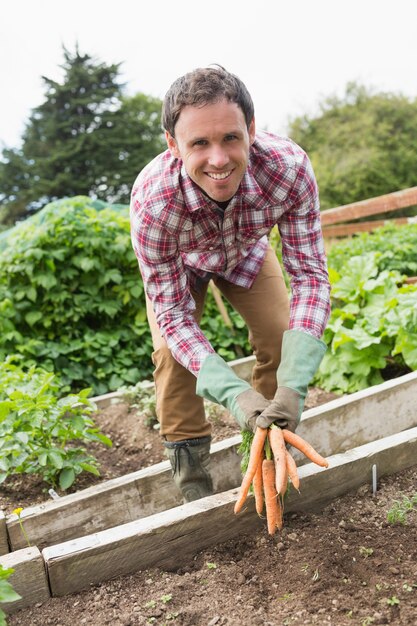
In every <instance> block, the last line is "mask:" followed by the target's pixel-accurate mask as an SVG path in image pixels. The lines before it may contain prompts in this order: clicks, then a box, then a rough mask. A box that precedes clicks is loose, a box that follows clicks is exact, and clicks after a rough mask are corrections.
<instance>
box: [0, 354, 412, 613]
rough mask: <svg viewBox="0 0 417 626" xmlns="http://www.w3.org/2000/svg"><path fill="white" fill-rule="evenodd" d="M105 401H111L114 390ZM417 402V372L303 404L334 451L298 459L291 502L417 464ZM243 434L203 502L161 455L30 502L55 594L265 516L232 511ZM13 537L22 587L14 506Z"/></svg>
mask: <svg viewBox="0 0 417 626" xmlns="http://www.w3.org/2000/svg"><path fill="white" fill-rule="evenodd" d="M242 362H243V364H242ZM242 362H239V363H238V365H239V366H240V367H244V368H246V370H247V372H250V370H251V364H252V363H253V360H251V359H242ZM239 373H240V375H242V372H239ZM111 396H112V397H114V396H115V394H111ZM98 400H99V402H103V403H104V402H109V401H110V399H109V397H108V396H106V397H105V398H100V399H98ZM416 401H417V372H415V373H411V374H408V375H406V376H403V377H401V378H398V379H394V380H391V381H388V382H385V383H383V384H382V385H377V386H375V387H372V388H369V389H366V390H364V391H361V392H358V393H355V394H352V395H351V396H347V397H344V398H340V399H338V400H334V401H332V402H329V403H327V404H325V405H322V406H320V407H316V408H314V409H310V410H308V411H305V413H304V414H303V419H302V423H301V424H300V427H299V432H300V434H301V435H302V436H305V437H306V438H307V439H308V440H309V441H311V443H312V444H313V445H314V446H315V447H317V448H318V450H319V451H320V452H321V453H322V454H324V455H325V456H327V457H329V461H330V467H329V468H328V469H327V470H323V469H320V468H316V467H315V466H313V465H311V464H305V465H303V467H300V478H301V480H302V483H301V486H302V495H301V496H299V495H298V494H291V495H290V497H289V498H288V502H287V505H286V510H287V511H294V510H305V511H308V510H310V509H312V508H314V509H315V508H320V507H321V506H323V504H325V503H326V502H328V501H329V500H331V499H332V498H334V497H337V496H339V495H342V494H344V493H346V492H347V491H349V490H350V489H353V488H355V487H358V486H360V485H361V484H364V483H370V482H371V469H372V466H373V465H374V464H376V466H377V472H378V476H382V475H384V474H389V473H392V472H396V471H400V470H402V469H405V468H407V467H410V466H411V465H413V464H416V462H417V411H416V409H415V407H416V406H417V403H416ZM239 443H240V436H236V437H232V438H230V439H227V440H224V441H222V442H219V443H216V444H214V445H213V446H212V472H213V478H214V484H215V489H216V491H217V493H216V494H215V495H213V496H210V497H209V498H205V499H203V500H200V501H198V502H194V503H189V504H185V505H181V504H180V503H181V496H180V494H179V492H177V491H176V490H175V489H174V486H173V483H172V480H171V477H170V468H169V464H168V462H163V463H159V464H157V465H154V466H152V467H150V468H146V469H144V470H140V471H138V472H134V473H132V474H128V475H126V476H123V477H120V478H117V479H113V480H110V481H107V482H105V483H102V484H100V485H99V486H97V487H90V488H89V489H85V490H83V491H80V492H79V493H76V494H71V495H69V496H65V497H62V498H59V499H58V500H56V501H48V502H46V503H45V504H42V505H38V506H36V507H30V508H28V509H26V510H24V511H23V512H22V515H21V518H22V521H23V523H24V525H25V531H26V533H27V534H28V536H29V538H30V541H31V543H32V545H37V546H38V547H40V548H42V547H43V548H44V549H43V551H42V556H41V559H42V562H43V564H44V565H43V568H41V572H43V573H42V576H44V575H45V573H46V575H47V577H46V579H47V581H48V583H49V585H50V589H51V593H52V594H53V595H62V594H66V593H70V592H72V591H76V590H79V589H82V588H84V587H86V586H89V585H90V584H91V583H95V582H99V581H103V580H106V579H107V578H109V577H113V576H116V575H118V574H121V573H128V572H133V571H135V570H138V569H143V568H146V567H150V566H151V565H154V566H162V567H174V566H178V564H179V558H180V557H179V554H181V558H182V559H183V560H187V559H189V558H190V556H191V555H192V554H193V553H195V552H197V551H200V550H202V549H203V548H205V547H207V546H209V545H212V544H213V543H218V542H220V541H223V540H226V539H228V538H230V537H233V536H235V535H239V534H240V533H242V532H245V530H247V529H249V528H254V527H255V526H257V525H259V524H260V523H261V522H260V521H259V519H258V517H257V516H256V514H255V513H254V509H253V505H252V502H251V500H250V501H249V504H248V507H247V509H246V510H245V512H244V513H242V514H241V515H239V516H237V517H236V516H234V515H233V503H234V500H235V497H236V488H237V486H238V484H239V482H240V478H241V476H240V467H239V465H240V458H239V456H238V454H237V447H238V445H239ZM296 460H297V462H298V465H302V463H304V460H302V459H301V458H300V457H299V456H297V457H296ZM9 544H10V546H11V549H12V550H13V551H14V552H12V553H11V554H8V555H7V554H6V555H4V556H3V557H0V562H1V563H5V562H6V561H7V560H8V559H10V558H13V559H15V562H16V572H15V574H13V577H12V579H11V582H12V584H14V585H15V586H16V587H19V588H21V587H22V586H21V585H20V577H21V576H23V574H22V572H26V571H27V570H26V568H27V567H28V566H27V565H22V566H21V567H20V565H19V564H20V560H19V559H21V561H22V563H23V562H26V561H27V553H25V548H24V540H23V537H22V533H21V530H20V526H19V523H18V519H17V517H16V516H14V515H12V516H7V518H6V519H4V517H3V518H2V517H0V548H2V550H3V551H5V550H8V549H9V548H8V546H9ZM45 546H46V547H45ZM22 548H23V549H22ZM26 551H27V548H26ZM24 554H26V556H24ZM18 566H19V567H18ZM25 576H26V574H25ZM31 576H32V577H33V574H31ZM34 584H37V583H36V580H35V579H34ZM39 584H40V585H41V586H42V585H43V583H42V581H40V582H39ZM42 588H43V587H42ZM32 601H33V595H32V594H30V593H29V594H27V593H24V597H23V599H22V600H21V601H19V604H17V603H16V604H13V605H11V606H10V610H11V611H14V610H15V609H17V608H21V607H23V606H27V605H29V604H31V603H32Z"/></svg>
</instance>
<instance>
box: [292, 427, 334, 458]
mask: <svg viewBox="0 0 417 626" xmlns="http://www.w3.org/2000/svg"><path fill="white" fill-rule="evenodd" d="M282 434H283V435H284V440H285V441H286V443H289V444H290V445H291V446H294V448H297V450H300V452H302V453H303V454H305V455H306V457H307V458H308V459H310V461H313V463H316V465H320V467H329V463H328V462H327V461H326V459H325V458H324V457H322V456H321V454H319V453H318V452H317V451H316V450H315V449H314V448H313V446H312V445H311V444H309V443H308V442H307V441H305V440H304V439H302V437H300V435H296V434H295V433H292V432H291V431H290V430H287V429H286V428H285V429H284V430H283V431H282Z"/></svg>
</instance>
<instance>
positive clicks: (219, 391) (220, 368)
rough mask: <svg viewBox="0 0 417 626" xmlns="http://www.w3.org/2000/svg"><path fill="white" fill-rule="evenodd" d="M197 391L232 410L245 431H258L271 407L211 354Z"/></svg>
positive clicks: (199, 375)
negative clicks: (260, 423) (267, 409)
mask: <svg viewBox="0 0 417 626" xmlns="http://www.w3.org/2000/svg"><path fill="white" fill-rule="evenodd" d="M196 392H197V395H199V396H202V397H203V398H206V399H207V400H211V401H212V402H217V403H218V404H221V405H222V406H224V407H225V408H226V409H228V410H229V411H230V413H231V414H232V415H233V417H234V418H235V420H236V421H237V423H238V424H239V426H240V428H241V429H242V430H250V431H253V430H255V429H256V419H257V418H258V417H259V415H261V413H262V412H263V411H264V410H265V409H266V408H267V407H268V406H269V404H270V400H266V399H265V398H264V397H263V395H261V394H260V393H258V392H257V391H255V390H254V389H252V387H251V386H250V385H249V383H247V382H246V381H245V380H242V379H241V378H239V376H236V374H235V373H234V371H233V370H232V368H231V367H229V365H227V363H226V362H225V361H224V360H223V359H222V358H221V357H220V356H219V355H218V354H210V355H209V356H208V357H206V359H205V360H204V361H203V365H202V366H201V368H200V371H199V373H198V376H197V389H196Z"/></svg>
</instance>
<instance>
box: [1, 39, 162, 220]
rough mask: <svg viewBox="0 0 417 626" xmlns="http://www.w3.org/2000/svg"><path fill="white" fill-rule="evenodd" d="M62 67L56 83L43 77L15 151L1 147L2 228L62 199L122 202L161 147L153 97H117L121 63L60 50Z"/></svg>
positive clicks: (157, 105)
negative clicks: (37, 99)
mask: <svg viewBox="0 0 417 626" xmlns="http://www.w3.org/2000/svg"><path fill="white" fill-rule="evenodd" d="M62 69H63V71H64V76H63V79H62V82H59V81H55V80H52V79H50V78H47V77H45V76H44V77H42V78H43V81H44V84H45V100H44V102H43V103H42V104H41V105H40V106H38V107H36V108H35V109H34V110H33V111H32V114H31V116H30V118H29V120H28V123H27V125H26V129H25V131H24V133H23V137H22V146H21V147H20V148H11V149H10V148H7V149H5V150H3V155H2V161H1V162H0V189H1V196H0V201H1V202H2V206H1V208H0V221H1V222H3V223H4V224H13V223H14V222H15V221H16V220H17V219H20V218H22V217H25V216H26V215H27V213H28V211H29V212H30V211H36V210H38V209H39V208H41V207H42V206H44V205H45V204H47V203H48V202H50V201H51V200H56V199H58V198H63V197H68V196H75V195H90V196H91V197H97V198H99V199H102V200H105V201H108V202H122V203H126V202H128V199H129V193H130V189H131V186H132V183H133V181H134V179H135V177H136V175H137V173H138V172H139V171H140V170H141V169H142V168H143V167H144V165H145V164H146V163H147V162H148V161H149V160H150V159H151V158H152V157H153V156H155V155H156V154H158V153H159V152H160V151H161V150H162V149H163V147H164V144H163V137H162V132H161V128H160V122H159V120H160V111H161V102H160V100H158V99H157V98H152V97H149V96H146V95H144V94H137V95H135V96H133V97H127V96H124V94H123V89H124V86H123V85H122V84H121V83H120V82H119V78H118V77H119V72H120V64H111V65H107V64H105V63H100V62H98V61H96V60H95V59H93V58H92V57H91V56H90V55H88V54H80V52H79V51H78V49H76V50H75V52H74V53H71V52H69V51H68V50H66V49H65V48H64V63H63V65H62Z"/></svg>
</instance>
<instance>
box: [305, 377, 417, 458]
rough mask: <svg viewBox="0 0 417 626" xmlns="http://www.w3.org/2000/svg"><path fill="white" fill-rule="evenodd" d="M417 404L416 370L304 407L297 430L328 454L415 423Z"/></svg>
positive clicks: (378, 437)
mask: <svg viewBox="0 0 417 626" xmlns="http://www.w3.org/2000/svg"><path fill="white" fill-rule="evenodd" d="M416 406H417V372H411V373H410V374H405V375H404V376H400V377H399V378H394V379H391V380H387V381H385V382H384V383H381V384H380V385H374V386H373V387H368V388H367V389H363V390H362V391H358V392H356V393H353V394H351V395H349V396H343V397H341V398H338V399H336V400H332V401H330V402H327V403H326V404H324V405H321V406H318V407H314V408H312V409H309V410H308V411H305V412H304V414H303V416H302V421H301V423H300V426H299V427H298V429H297V433H299V434H300V435H301V436H302V437H305V438H306V439H308V441H310V442H311V444H312V445H313V446H314V447H316V448H317V449H318V450H319V451H320V452H321V453H322V454H323V455H324V456H328V455H331V454H336V453H338V452H344V451H346V450H350V449H351V448H355V447H357V446H361V445H363V444H365V443H368V442H371V441H375V440H377V439H381V438H383V437H387V436H389V435H393V434H395V433H398V432H400V431H402V430H406V429H408V428H413V427H414V426H417V410H416ZM294 456H295V458H296V461H297V463H298V464H300V463H304V462H305V459H303V457H302V455H301V454H300V453H298V452H297V453H295V454H294Z"/></svg>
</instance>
